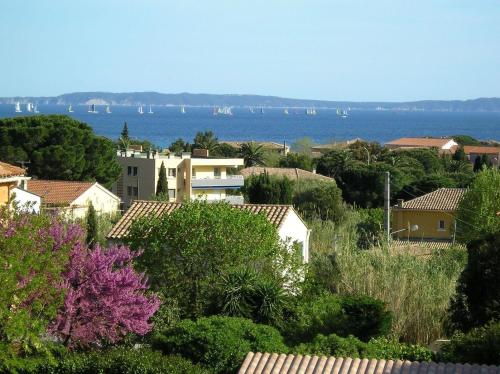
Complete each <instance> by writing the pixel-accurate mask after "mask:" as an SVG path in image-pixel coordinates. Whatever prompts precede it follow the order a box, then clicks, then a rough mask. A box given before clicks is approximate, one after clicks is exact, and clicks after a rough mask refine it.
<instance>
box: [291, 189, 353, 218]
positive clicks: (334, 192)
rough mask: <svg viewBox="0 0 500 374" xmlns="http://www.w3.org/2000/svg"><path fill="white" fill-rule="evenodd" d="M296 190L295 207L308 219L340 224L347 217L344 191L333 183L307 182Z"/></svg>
mask: <svg viewBox="0 0 500 374" xmlns="http://www.w3.org/2000/svg"><path fill="white" fill-rule="evenodd" d="M300 184H301V186H300V187H297V188H295V191H294V196H293V206H294V207H295V208H296V209H297V210H298V211H299V212H300V213H301V214H302V215H303V216H304V217H306V218H309V219H315V218H318V219H322V220H332V221H335V222H340V221H341V220H342V218H343V217H344V216H345V212H346V209H345V206H344V201H343V200H342V191H341V190H340V188H338V187H337V184H336V183H335V182H334V181H332V182H319V183H318V182H313V181H307V182H302V183H300Z"/></svg>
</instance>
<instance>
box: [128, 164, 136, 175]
mask: <svg viewBox="0 0 500 374" xmlns="http://www.w3.org/2000/svg"><path fill="white" fill-rule="evenodd" d="M127 175H131V176H134V177H135V176H136V175H137V166H128V167H127Z"/></svg>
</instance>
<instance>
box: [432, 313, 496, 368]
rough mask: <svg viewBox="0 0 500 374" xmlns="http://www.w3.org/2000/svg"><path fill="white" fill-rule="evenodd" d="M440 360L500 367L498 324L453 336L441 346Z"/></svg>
mask: <svg viewBox="0 0 500 374" xmlns="http://www.w3.org/2000/svg"><path fill="white" fill-rule="evenodd" d="M440 360H441V361H451V362H461V363H470V364H473V363H476V364H488V365H500V322H496V323H491V324H489V325H487V326H484V327H479V328H476V329H473V330H471V331H470V332H468V333H467V334H464V333H457V334H455V335H454V336H453V337H452V339H451V341H450V342H449V343H448V344H446V345H445V346H443V348H442V351H441V356H440Z"/></svg>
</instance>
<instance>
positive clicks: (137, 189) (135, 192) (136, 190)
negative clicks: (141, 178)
mask: <svg viewBox="0 0 500 374" xmlns="http://www.w3.org/2000/svg"><path fill="white" fill-rule="evenodd" d="M133 190H134V191H133V192H134V197H137V195H138V194H139V187H134V188H133Z"/></svg>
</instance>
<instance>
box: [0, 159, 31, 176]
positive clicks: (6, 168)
mask: <svg viewBox="0 0 500 374" xmlns="http://www.w3.org/2000/svg"><path fill="white" fill-rule="evenodd" d="M25 174H26V171H25V170H24V169H23V168H20V167H18V166H14V165H11V164H7V163H6V162H1V161H0V178H8V177H18V176H23V175H25Z"/></svg>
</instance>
